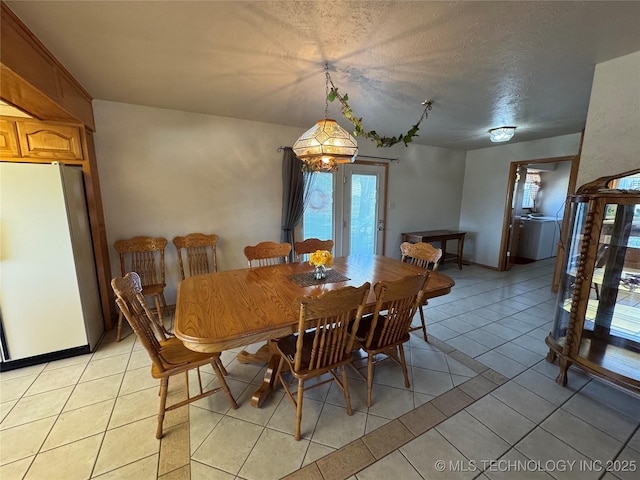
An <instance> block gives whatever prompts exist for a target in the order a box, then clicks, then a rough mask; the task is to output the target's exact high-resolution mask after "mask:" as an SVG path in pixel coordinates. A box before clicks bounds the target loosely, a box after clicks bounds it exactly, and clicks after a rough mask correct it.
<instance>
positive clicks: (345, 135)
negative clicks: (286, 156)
mask: <svg viewBox="0 0 640 480" xmlns="http://www.w3.org/2000/svg"><path fill="white" fill-rule="evenodd" d="M325 90H326V91H325V96H324V98H325V107H324V119H322V120H318V121H317V122H316V124H315V125H314V126H313V127H311V128H310V129H309V130H307V131H306V132H304V133H303V134H302V135H301V136H300V138H298V140H296V143H294V144H293V152H294V153H295V154H296V156H297V157H298V158H299V159H300V160H302V161H303V162H304V165H303V170H306V171H312V172H335V171H336V169H337V168H338V164H340V163H353V162H355V161H356V155H357V154H358V143H357V142H356V139H355V138H354V137H353V135H351V134H350V133H349V132H347V131H346V130H345V129H344V128H342V127H341V126H340V125H338V122H336V121H335V120H333V119H330V118H327V117H328V116H329V100H328V97H329V65H325Z"/></svg>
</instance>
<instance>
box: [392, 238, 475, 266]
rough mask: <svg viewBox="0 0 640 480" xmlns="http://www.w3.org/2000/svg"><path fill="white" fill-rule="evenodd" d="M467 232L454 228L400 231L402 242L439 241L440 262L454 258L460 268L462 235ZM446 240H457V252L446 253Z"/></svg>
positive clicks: (462, 246)
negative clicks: (440, 250)
mask: <svg viewBox="0 0 640 480" xmlns="http://www.w3.org/2000/svg"><path fill="white" fill-rule="evenodd" d="M466 233H467V232H458V231H455V230H426V231H423V232H404V233H402V241H403V242H411V243H419V242H425V243H431V242H440V248H441V249H442V258H441V260H440V263H444V262H445V261H446V260H456V261H457V263H458V268H459V269H460V270H462V249H463V248H464V236H465V235H466ZM447 240H457V241H458V253H457V255H456V254H454V253H447Z"/></svg>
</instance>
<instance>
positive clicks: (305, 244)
mask: <svg viewBox="0 0 640 480" xmlns="http://www.w3.org/2000/svg"><path fill="white" fill-rule="evenodd" d="M293 246H294V250H295V252H296V259H297V261H298V262H301V261H302V260H305V259H306V258H305V255H307V257H308V255H309V254H310V253H313V252H315V251H316V250H327V251H328V252H330V251H331V250H333V240H320V239H319V238H307V239H306V240H303V241H302V242H295V243H294V244H293Z"/></svg>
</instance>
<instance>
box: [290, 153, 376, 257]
mask: <svg viewBox="0 0 640 480" xmlns="http://www.w3.org/2000/svg"><path fill="white" fill-rule="evenodd" d="M385 183H386V169H385V167H384V166H381V165H366V164H346V165H340V166H339V168H338V171H337V172H335V173H333V174H331V173H318V174H316V179H315V181H314V184H313V186H312V189H313V190H312V192H311V197H310V201H309V205H308V207H307V209H306V210H305V213H304V218H303V236H304V238H310V237H317V238H320V239H327V238H332V239H333V240H334V242H335V245H334V254H335V255H338V256H344V255H358V254H377V255H382V254H383V245H384V230H385V223H384V222H385V216H384V205H385V203H386V202H385V198H384V195H385V188H384V187H385Z"/></svg>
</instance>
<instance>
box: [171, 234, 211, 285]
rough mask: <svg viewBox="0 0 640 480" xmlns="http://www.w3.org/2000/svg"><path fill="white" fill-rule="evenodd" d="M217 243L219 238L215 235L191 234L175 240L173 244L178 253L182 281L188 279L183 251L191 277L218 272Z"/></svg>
mask: <svg viewBox="0 0 640 480" xmlns="http://www.w3.org/2000/svg"><path fill="white" fill-rule="evenodd" d="M217 243H218V236H217V235H214V234H211V235H205V234H203V233H190V234H189V235H185V236H184V237H175V238H174V239H173V244H174V245H175V246H176V250H177V251H178V263H179V265H180V276H181V277H182V280H184V279H185V278H186V277H185V272H184V263H183V258H182V253H183V252H182V251H183V250H184V251H185V252H186V255H187V265H188V266H189V276H190V277H192V276H194V275H202V274H203V273H210V272H217V271H218V260H217V258H216V244H217Z"/></svg>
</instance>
